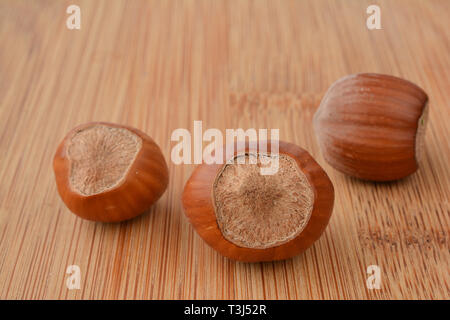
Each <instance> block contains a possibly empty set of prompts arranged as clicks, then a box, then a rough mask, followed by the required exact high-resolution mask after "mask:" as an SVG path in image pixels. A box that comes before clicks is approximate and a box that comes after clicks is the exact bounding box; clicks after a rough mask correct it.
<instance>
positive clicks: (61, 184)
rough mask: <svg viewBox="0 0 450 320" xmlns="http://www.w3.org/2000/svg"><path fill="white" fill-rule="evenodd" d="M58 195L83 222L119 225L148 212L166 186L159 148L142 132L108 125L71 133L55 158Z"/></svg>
mask: <svg viewBox="0 0 450 320" xmlns="http://www.w3.org/2000/svg"><path fill="white" fill-rule="evenodd" d="M53 169H54V173H55V179H56V185H57V188H58V193H59V195H60V196H61V198H62V200H63V202H64V203H65V204H66V206H67V207H68V208H69V209H70V210H71V211H72V212H73V213H75V214H76V215H78V216H80V217H81V218H84V219H87V220H93V221H102V222H119V221H124V220H128V219H131V218H134V217H136V216H138V215H140V214H142V213H143V212H145V211H146V210H148V209H149V208H150V206H151V205H152V204H153V203H154V202H156V201H157V200H158V199H159V198H160V197H161V195H162V194H163V193H164V191H165V189H166V188H167V185H168V177H169V174H168V168H167V164H166V161H165V159H164V156H163V155H162V152H161V150H160V148H159V146H158V145H157V144H156V143H155V142H154V141H153V140H152V139H151V138H150V137H149V136H147V135H146V134H145V133H143V132H142V131H140V130H138V129H135V128H132V127H128V126H123V125H118V124H113V123H107V122H91V123H85V124H82V125H79V126H77V127H76V128H74V129H72V130H71V131H70V132H69V133H68V134H67V135H66V137H65V138H64V139H63V141H62V142H61V143H60V145H59V147H58V149H57V151H56V153H55V156H54V159H53Z"/></svg>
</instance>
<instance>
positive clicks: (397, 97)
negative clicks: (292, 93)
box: [314, 73, 428, 181]
mask: <svg viewBox="0 0 450 320" xmlns="http://www.w3.org/2000/svg"><path fill="white" fill-rule="evenodd" d="M427 102H428V97H427V95H426V94H425V92H424V91H423V90H422V89H421V88H419V87H418V86H416V85H415V84H413V83H411V82H409V81H407V80H403V79H400V78H397V77H393V76H388V75H382V74H368V73H365V74H356V75H350V76H347V77H344V78H342V79H340V80H338V81H336V82H335V83H334V84H333V85H332V86H331V87H330V88H329V90H328V91H327V93H326V94H325V96H324V98H323V99H322V102H321V104H320V106H319V108H318V110H317V111H316V113H315V115H314V129H315V132H316V137H317V140H318V142H319V146H320V149H321V152H322V154H323V156H324V158H325V160H326V161H327V162H328V163H329V164H330V165H331V166H332V167H334V168H335V169H337V170H339V171H341V172H343V173H346V174H348V175H350V176H353V177H357V178H360V179H365V180H373V181H389V180H396V179H400V178H403V177H406V176H408V175H410V174H412V173H414V172H415V171H416V170H417V169H418V161H419V158H420V154H421V153H422V151H421V149H422V148H423V147H422V146H421V144H422V143H423V134H424V130H425V124H426V115H427Z"/></svg>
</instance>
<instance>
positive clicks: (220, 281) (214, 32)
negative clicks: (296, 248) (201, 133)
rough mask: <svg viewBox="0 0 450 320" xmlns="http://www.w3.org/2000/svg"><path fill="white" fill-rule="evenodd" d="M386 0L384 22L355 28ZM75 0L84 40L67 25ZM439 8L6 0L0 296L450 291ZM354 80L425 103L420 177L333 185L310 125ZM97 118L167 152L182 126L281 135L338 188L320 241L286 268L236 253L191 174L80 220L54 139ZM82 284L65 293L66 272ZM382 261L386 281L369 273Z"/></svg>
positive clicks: (443, 295) (443, 26) (0, 52)
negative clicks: (149, 204) (199, 210)
mask: <svg viewBox="0 0 450 320" xmlns="http://www.w3.org/2000/svg"><path fill="white" fill-rule="evenodd" d="M373 3H376V4H378V5H380V7H381V10H382V11H381V18H382V28H383V29H382V30H374V31H370V30H368V29H367V28H366V18H367V17H368V15H367V14H366V8H367V6H368V5H369V4H373ZM69 4H78V5H79V6H80V7H81V19H82V21H81V30H73V31H71V30H68V29H67V28H66V25H65V21H66V18H67V17H68V14H66V8H67V6H68V5H69ZM449 17H450V2H449V1H445V0H442V1H438V0H435V1H406V0H405V1H403V0H402V1H400V0H395V1H375V0H374V1H359V0H358V1H357V0H351V1H333V0H330V1H275V0H271V1H263V0H255V1H236V0H233V1H213V0H209V1H166V0H160V1H136V0H134V1H118V0H111V1H79V0H73V1H56V0H55V1H44V0H42V1H25V0H19V1H17V0H10V1H5V0H0V298H2V299H22V298H31V299H100V298H106V299H117V298H119V299H122V298H127V299H131V298H136V299H143V298H144V299H166V298H170V299H182V298H193V299H200V298H208V299H216V298H217V299H222V298H228V299H240V298H246V299H349V298H357V299H366V298H368V299H380V298H385V299H402V298H404V299H411V298H420V299H422V298H432V299H448V298H450V294H449V292H450V279H449V265H450V264H449V261H450V254H449V247H450V246H449V244H450V239H449V225H450V219H449V212H450V207H449V190H450V170H449V156H450V147H449V126H450V124H449V120H450V116H449V111H450V110H449V101H450V54H449V53H450V40H449V39H450V25H449ZM356 72H379V73H387V74H392V75H396V76H400V77H403V78H406V79H408V80H411V81H413V82H415V83H417V84H418V85H420V86H421V87H422V88H424V90H425V91H426V92H427V93H428V94H429V97H430V125H429V127H428V132H427V134H426V149H425V150H426V156H425V159H424V163H423V165H422V167H421V168H420V170H419V171H418V172H417V173H416V174H414V175H412V176H410V177H409V178H406V179H403V180H401V181H398V182H393V183H378V184H376V183H369V182H363V181H359V180H356V179H353V178H349V177H347V176H344V175H343V174H341V173H339V172H337V171H335V170H334V169H332V168H331V167H330V166H329V165H327V164H326V163H325V162H324V160H323V158H322V156H321V155H320V153H319V150H318V146H317V143H316V141H315V137H314V135H313V131H312V125H311V118H312V115H313V113H314V111H315V110H316V108H317V106H318V104H319V102H320V99H321V98H322V96H323V94H324V92H325V91H326V90H327V88H328V87H329V86H330V85H331V84H332V82H333V81H335V80H337V79H338V78H340V77H342V76H344V75H347V74H351V73H356ZM93 120H102V121H112V122H118V123H123V124H128V125H131V126H134V127H137V128H139V129H141V130H143V131H145V132H146V133H148V134H149V135H150V136H152V137H153V138H154V139H155V140H156V141H157V142H158V143H159V145H160V146H161V148H162V150H163V152H164V154H165V156H166V159H167V160H168V161H169V160H170V151H171V148H172V147H173V146H174V144H175V143H174V142H171V141H170V136H171V133H172V131H173V130H174V129H176V128H187V129H189V130H191V129H192V127H193V121H194V120H202V121H203V127H204V129H207V128H218V129H221V130H224V129H225V128H239V127H242V128H269V129H270V128H279V129H280V135H281V139H282V140H286V141H290V142H293V143H296V144H298V145H300V146H302V147H304V148H305V149H307V150H308V151H309V152H310V153H311V154H312V155H313V156H314V157H315V158H316V159H317V160H318V162H319V163H320V164H321V165H322V166H323V167H324V169H325V170H326V171H327V172H328V174H329V176H330V178H331V180H332V181H333V183H334V186H335V189H336V201H335V209H334V213H333V216H332V219H331V222H330V224H329V226H328V228H327V230H326V232H325V234H324V235H323V236H322V238H321V239H320V240H319V241H318V242H316V243H315V244H314V246H313V247H312V248H310V249H309V250H308V251H307V252H305V253H304V254H302V255H300V256H298V257H296V258H293V259H290V260H287V261H282V262H275V263H256V264H246V263H237V262H233V261H230V260H228V259H226V258H223V257H221V256H219V255H218V254H217V253H216V252H215V251H213V250H212V249H211V248H209V247H208V246H207V245H206V244H205V243H204V242H203V241H202V239H201V238H200V237H199V236H198V235H197V234H196V233H195V232H194V230H193V228H192V227H191V226H190V225H189V224H188V222H187V220H186V219H185V217H184V214H183V212H182V207H181V203H180V196H181V192H182V189H183V185H184V183H185V182H186V180H187V178H188V176H189V174H190V173H191V171H192V168H193V167H192V166H191V165H179V166H176V165H174V164H173V163H171V162H170V161H169V166H170V185H169V188H168V190H167V191H166V193H165V195H164V196H163V197H162V198H161V199H160V201H159V202H158V203H157V204H156V205H155V206H154V207H153V208H152V209H151V210H150V212H148V213H145V214H144V215H142V216H140V217H138V218H136V219H134V220H131V221H128V222H125V223H121V224H102V223H93V222H89V221H84V220H82V219H80V218H77V217H76V216H75V215H73V214H71V213H70V212H69V211H68V209H67V208H66V207H65V206H64V204H63V203H62V201H61V200H60V198H59V196H58V194H57V191H56V186H55V182H54V177H53V171H52V157H53V154H54V152H55V150H56V147H57V144H58V143H59V141H60V140H61V139H62V138H63V137H64V135H65V134H66V132H67V131H68V130H69V129H71V128H72V127H73V126H75V125H77V124H79V123H83V122H87V121H93ZM72 264H76V265H79V266H80V268H81V275H82V278H81V289H80V290H68V289H67V287H66V284H65V283H66V279H67V277H68V275H67V274H66V273H65V272H66V268H67V267H68V266H69V265H72ZM373 264H375V265H379V266H380V268H381V277H382V278H381V280H382V282H381V289H380V290H368V289H367V288H366V279H367V277H368V275H367V274H366V268H367V267H368V266H369V265H373Z"/></svg>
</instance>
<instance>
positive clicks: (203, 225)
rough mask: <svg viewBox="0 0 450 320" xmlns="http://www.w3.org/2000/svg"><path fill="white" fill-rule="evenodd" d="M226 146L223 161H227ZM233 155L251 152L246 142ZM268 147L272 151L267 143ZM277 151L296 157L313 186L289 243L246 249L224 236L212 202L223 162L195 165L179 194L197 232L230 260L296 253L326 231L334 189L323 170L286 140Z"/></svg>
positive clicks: (287, 256) (266, 258) (289, 256)
mask: <svg viewBox="0 0 450 320" xmlns="http://www.w3.org/2000/svg"><path fill="white" fill-rule="evenodd" d="M225 150H226V148H224V152H223V154H224V161H223V163H226V160H227V159H226V151H225ZM234 150H235V152H234V155H237V154H239V153H243V152H248V151H252V149H250V147H249V144H248V143H247V144H246V145H245V148H243V149H240V150H238V149H237V148H236V145H235V148H234ZM267 150H271V144H270V142H268V144H267ZM279 153H280V154H285V155H288V156H290V157H291V158H293V159H295V162H296V163H297V165H298V167H299V169H300V170H301V171H302V172H303V173H304V174H305V176H306V178H307V179H308V182H309V183H310V185H311V186H312V188H313V193H314V205H313V208H312V212H311V216H310V218H309V221H308V222H307V225H306V226H305V227H304V229H303V230H302V231H301V232H300V234H298V235H297V236H296V237H295V238H293V239H292V240H289V241H288V242H286V243H284V244H281V245H278V246H275V247H269V248H264V249H255V248H245V247H240V246H237V245H236V244H234V243H232V242H230V241H228V240H227V239H225V237H224V236H223V234H222V232H221V230H220V229H219V226H218V224H217V219H216V214H215V209H214V203H213V185H214V181H215V179H216V176H217V175H218V173H219V172H221V170H222V167H223V166H224V165H225V164H206V163H203V164H201V165H198V166H197V167H196V168H195V169H194V171H193V173H192V175H191V177H190V178H189V180H188V181H187V183H186V185H185V187H184V192H183V196H182V202H183V207H184V212H185V214H186V216H187V218H188V220H189V221H190V223H191V224H192V225H193V227H194V228H195V230H196V231H197V233H198V234H199V235H200V236H201V237H202V238H203V239H204V240H205V242H206V243H207V244H208V245H210V246H211V247H212V248H213V249H215V250H217V251H218V252H219V253H220V254H222V255H223V256H225V257H228V258H230V259H233V260H238V261H245V262H258V261H273V260H283V259H287V258H291V257H293V256H295V255H298V254H299V253H301V252H302V251H304V250H306V249H307V248H308V247H310V246H311V245H312V244H313V243H314V242H315V241H316V240H317V239H319V237H320V236H321V234H322V232H323V231H324V230H325V228H326V226H327V224H328V222H329V219H330V217H331V213H332V211H333V203H334V189H333V185H332V183H331V181H330V179H329V178H328V176H327V174H326V173H325V171H324V170H323V169H322V168H321V167H320V166H319V164H318V163H317V162H316V161H315V160H314V159H313V158H312V156H311V155H310V154H309V153H308V152H307V151H305V150H303V149H302V148H300V147H298V146H296V145H294V144H291V143H287V142H282V141H280V142H279Z"/></svg>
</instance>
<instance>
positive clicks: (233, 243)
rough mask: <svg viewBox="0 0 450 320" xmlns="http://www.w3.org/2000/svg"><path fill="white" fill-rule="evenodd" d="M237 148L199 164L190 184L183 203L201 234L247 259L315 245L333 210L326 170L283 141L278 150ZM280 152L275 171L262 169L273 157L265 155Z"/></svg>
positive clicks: (275, 257) (233, 255)
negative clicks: (264, 172) (216, 161)
mask: <svg viewBox="0 0 450 320" xmlns="http://www.w3.org/2000/svg"><path fill="white" fill-rule="evenodd" d="M225 149H226V148H225ZM234 149H235V151H234V153H232V154H231V156H229V157H228V158H226V155H225V154H226V152H225V151H224V152H223V154H224V157H223V158H224V161H223V164H206V163H204V164H201V165H199V166H197V168H196V169H195V170H194V172H193V173H192V175H191V177H190V178H189V180H188V181H187V183H186V185H185V188H184V192H183V197H182V202H183V207H184V210H185V214H186V216H187V218H188V219H189V221H190V222H191V223H192V225H193V226H194V228H195V229H196V231H197V232H198V234H199V235H200V236H201V237H202V238H203V239H204V240H205V241H206V242H207V243H208V244H209V245H210V246H211V247H212V248H214V249H215V250H217V251H218V252H219V253H220V254H222V255H224V256H226V257H228V258H231V259H233V260H239V261H247V262H256V261H272V260H281V259H287V258H290V257H293V256H295V255H297V254H299V253H300V252H302V251H304V250H305V249H307V248H308V247H309V246H311V245H312V244H313V243H314V241H316V240H317V239H318V238H319V237H320V235H321V234H322V232H323V231H324V229H325V227H326V226H327V224H328V221H329V219H330V216H331V213H332V210H333V202H334V189H333V185H332V183H331V181H330V179H329V178H328V176H327V174H326V173H325V171H324V170H322V168H321V167H320V166H319V165H318V164H317V162H316V161H315V160H314V159H313V158H312V157H311V156H310V155H309V154H308V152H306V151H305V150H303V149H302V148H300V147H298V146H296V145H293V144H290V143H286V142H282V141H280V142H279V153H278V154H277V155H274V154H270V153H261V152H258V150H256V149H255V148H251V147H249V144H248V143H247V144H246V145H245V148H241V149H240V150H238V148H237V147H236V146H235V148H234ZM270 149H271V143H270V142H269V143H268V147H267V150H270ZM275 157H277V159H278V170H277V171H276V173H274V174H271V175H262V174H261V170H260V169H261V168H262V167H264V166H267V163H268V162H266V161H262V160H261V159H264V158H265V160H271V159H272V160H273V159H275ZM226 160H228V161H226Z"/></svg>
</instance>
